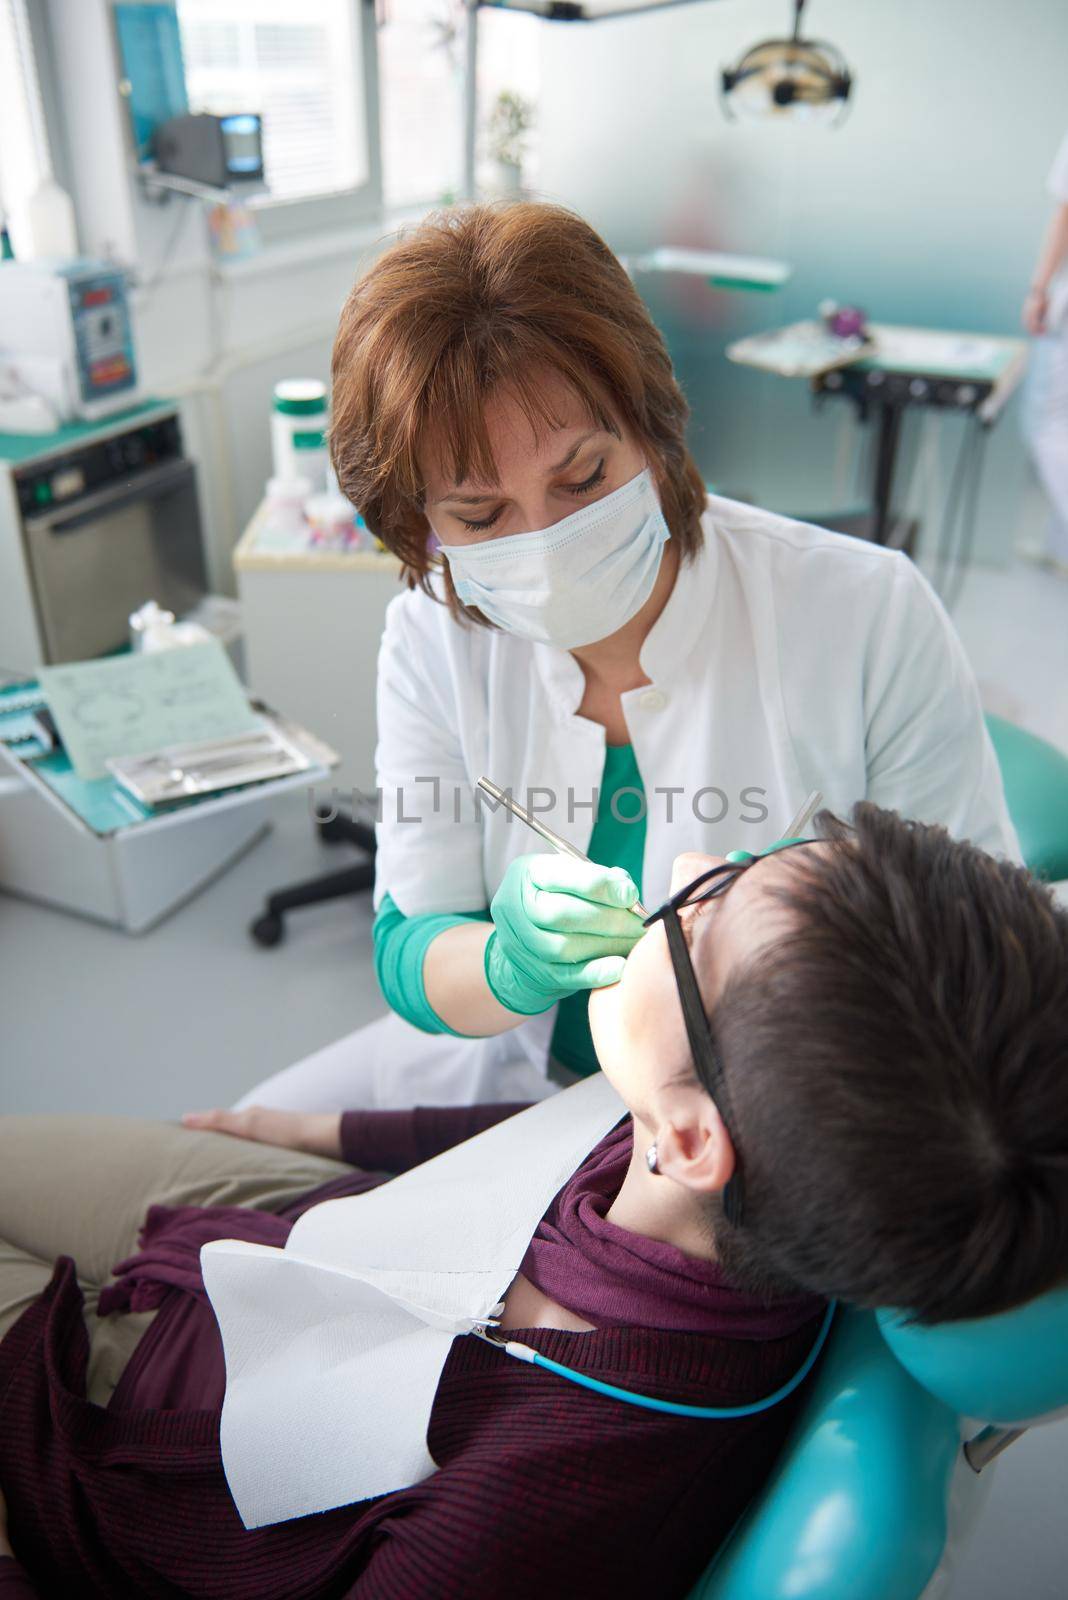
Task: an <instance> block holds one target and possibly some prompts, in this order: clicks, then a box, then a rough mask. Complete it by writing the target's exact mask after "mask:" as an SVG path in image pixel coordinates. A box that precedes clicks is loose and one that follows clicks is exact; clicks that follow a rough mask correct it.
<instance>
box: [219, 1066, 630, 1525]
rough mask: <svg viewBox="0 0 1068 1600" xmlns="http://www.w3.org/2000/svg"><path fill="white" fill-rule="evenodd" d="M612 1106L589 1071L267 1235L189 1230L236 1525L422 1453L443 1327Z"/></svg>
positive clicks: (616, 1111) (380, 1483) (528, 1223)
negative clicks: (194, 1236)
mask: <svg viewBox="0 0 1068 1600" xmlns="http://www.w3.org/2000/svg"><path fill="white" fill-rule="evenodd" d="M625 1114H626V1107H625V1106H624V1104H623V1102H622V1101H621V1100H620V1098H619V1096H618V1095H617V1094H616V1092H615V1090H614V1089H613V1088H612V1086H611V1084H610V1083H609V1082H608V1079H607V1078H605V1077H604V1076H603V1074H602V1073H599V1072H598V1073H595V1074H594V1075H593V1076H592V1077H590V1078H587V1079H585V1080H584V1081H583V1082H582V1083H579V1084H576V1085H575V1086H574V1087H573V1088H570V1089H565V1090H563V1091H562V1092H561V1093H560V1094H555V1095H552V1096H550V1098H549V1099H547V1100H543V1101H541V1102H539V1104H537V1105H534V1106H531V1107H530V1109H529V1110H527V1111H523V1112H521V1113H520V1114H519V1115H518V1116H515V1117H509V1118H508V1120H507V1121H505V1122H501V1123H498V1124H497V1126H496V1127H494V1128H489V1129H487V1131H486V1132H485V1133H480V1134H478V1135H477V1136H476V1137H475V1138H473V1139H468V1140H467V1141H466V1142H465V1143H463V1144H461V1145H457V1146H456V1147H455V1148H454V1149H452V1150H447V1151H445V1152H444V1153H443V1154H442V1155H440V1156H436V1157H435V1158H434V1159H433V1160H432V1161H427V1162H425V1163H424V1164H423V1165H422V1166H419V1167H416V1168H414V1169H413V1170H412V1171H411V1172H407V1173H403V1174H402V1175H401V1176H400V1177H398V1178H394V1179H393V1180H392V1181H391V1182H389V1183H386V1184H383V1185H382V1187H381V1188H379V1189H373V1190H371V1191H370V1192H369V1193H367V1194H361V1195H353V1196H352V1197H351V1198H350V1199H347V1200H328V1201H325V1202H324V1203H323V1204H322V1205H318V1206H313V1207H312V1209H311V1210H310V1211H307V1212H305V1214H304V1215H303V1216H302V1217H301V1218H300V1219H299V1220H298V1221H297V1222H296V1223H295V1224H294V1227H293V1231H292V1232H291V1234H290V1235H289V1238H288V1240H287V1242H286V1245H285V1248H284V1249H282V1250H279V1249H276V1248H274V1247H272V1246H269V1245H256V1244H248V1243H245V1242H243V1241H241V1240H236V1239H220V1240H216V1241H214V1242H213V1243H211V1244H206V1245H204V1247H203V1249H202V1250H201V1253H200V1262H201V1267H202V1270H203V1274H204V1286H205V1288H206V1290H207V1293H208V1297H209V1299H210V1300H211V1304H212V1307H213V1309H214V1311H215V1315H216V1318H217V1320H218V1323H219V1328H220V1331H221V1333H222V1341H223V1348H224V1351H225V1355H226V1396H225V1399H224V1401H223V1411H222V1428H221V1443H222V1457H223V1466H224V1468H225V1471H226V1479H227V1482H228V1483H229V1486H230V1492H231V1493H232V1495H233V1497H234V1503H235V1505H236V1506H237V1509H238V1512H239V1514H240V1516H241V1520H242V1522H243V1523H244V1525H245V1527H246V1528H259V1527H262V1526H264V1525H265V1524H266V1523H271V1522H283V1521H285V1520H287V1519H288V1518H290V1517H301V1516H306V1515H308V1514H309V1513H311V1512H316V1511H328V1510H330V1509H331V1508H332V1507H334V1506H339V1505H350V1504H352V1503H353V1502H355V1501H358V1500H365V1499H368V1498H369V1497H370V1496H372V1495H379V1494H387V1493H389V1492H390V1491H391V1490H393V1489H401V1488H405V1487H406V1486H407V1485H409V1484H412V1483H417V1482H419V1480H420V1479H422V1478H425V1477H427V1476H428V1475H429V1474H430V1473H431V1472H433V1471H434V1463H433V1461H432V1460H431V1457H430V1454H429V1451H428V1449H427V1442H426V1434H427V1426H428V1424H429V1421H430V1411H431V1407H432V1405H433V1403H434V1396H435V1394H436V1392H437V1387H438V1379H439V1378H440V1376H441V1369H442V1367H443V1366H444V1363H445V1358H446V1356H447V1355H448V1353H449V1347H450V1345H451V1344H452V1341H453V1339H454V1337H455V1336H456V1335H457V1334H458V1333H466V1332H468V1331H469V1330H470V1328H471V1326H472V1324H473V1323H474V1322H477V1321H481V1320H483V1319H484V1318H485V1317H487V1316H489V1315H490V1314H491V1312H492V1310H493V1308H494V1306H495V1305H496V1304H497V1303H498V1301H499V1300H500V1299H501V1298H502V1296H503V1295H504V1293H505V1291H506V1290H507V1288H508V1286H509V1284H510V1283H511V1281H512V1279H513V1278H514V1277H515V1275H516V1272H517V1271H518V1270H519V1265H520V1263H521V1261H522V1259H523V1256H524V1255H525V1254H526V1249H527V1246H528V1245H529V1243H530V1240H531V1238H532V1237H533V1234H534V1232H535V1229H536V1228H537V1226H538V1223H539V1222H540V1221H541V1218H542V1217H543V1216H544V1214H545V1212H546V1210H547V1209H548V1207H549V1204H550V1202H551V1201H552V1200H553V1198H554V1196H555V1195H556V1194H557V1193H558V1192H559V1190H560V1189H561V1188H562V1187H563V1185H564V1184H565V1183H566V1182H567V1180H568V1178H569V1177H571V1175H572V1173H573V1172H574V1171H575V1169H576V1167H578V1166H579V1164H580V1163H581V1161H582V1160H583V1158H584V1157H585V1156H586V1155H588V1154H589V1152H590V1151H591V1150H592V1149H593V1147H594V1146H595V1145H596V1144H597V1143H598V1142H599V1141H600V1140H601V1139H602V1138H603V1137H604V1135H605V1134H606V1133H608V1132H609V1130H610V1129H611V1128H613V1127H614V1126H615V1124H616V1123H617V1122H618V1121H619V1119H620V1118H621V1117H622V1116H624V1115H625Z"/></svg>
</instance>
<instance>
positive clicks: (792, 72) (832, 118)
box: [722, 0, 853, 127]
mask: <svg viewBox="0 0 1068 1600" xmlns="http://www.w3.org/2000/svg"><path fill="white" fill-rule="evenodd" d="M804 9H805V0H794V31H793V33H792V35H791V36H790V38H789V39H765V40H764V41H763V42H762V43H760V44H755V45H753V47H752V49H750V50H747V51H746V52H745V55H744V56H742V58H741V60H740V61H739V62H738V64H737V65H736V66H733V67H725V68H724V69H723V77H722V85H723V109H724V112H725V113H726V115H727V116H728V117H729V118H730V119H731V120H732V121H737V120H739V119H740V118H742V117H745V118H750V117H774V116H789V117H793V118H796V119H797V120H799V121H800V120H805V121H809V120H812V121H819V122H825V123H828V124H829V125H830V126H832V127H837V125H838V124H839V123H840V122H841V121H842V120H843V119H844V117H845V114H846V111H847V109H848V106H849V96H850V92H851V90H852V88H853V75H852V73H851V72H850V70H849V68H848V66H847V65H846V62H845V58H844V56H843V55H842V53H841V51H840V50H838V49H837V47H836V46H835V45H833V44H828V43H826V41H824V40H822V39H802V37H801V13H802V12H803V11H804Z"/></svg>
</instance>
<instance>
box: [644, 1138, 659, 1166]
mask: <svg viewBox="0 0 1068 1600" xmlns="http://www.w3.org/2000/svg"><path fill="white" fill-rule="evenodd" d="M645 1165H646V1166H647V1167H648V1168H649V1171H650V1172H656V1173H659V1171H660V1158H659V1156H658V1155H657V1153H656V1145H655V1144H651V1145H650V1146H649V1148H648V1150H647V1151H646V1152H645Z"/></svg>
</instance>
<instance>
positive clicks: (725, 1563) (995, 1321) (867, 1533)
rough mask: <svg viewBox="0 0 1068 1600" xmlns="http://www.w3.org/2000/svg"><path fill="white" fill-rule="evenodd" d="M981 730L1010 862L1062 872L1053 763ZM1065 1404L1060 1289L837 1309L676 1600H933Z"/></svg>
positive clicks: (1060, 764)
mask: <svg viewBox="0 0 1068 1600" xmlns="http://www.w3.org/2000/svg"><path fill="white" fill-rule="evenodd" d="M987 724H988V727H989V730H990V735H991V739H992V740H993V744H994V748H995V750H996V752H997V756H998V762H999V765H1000V766H1001V770H1002V777H1003V779H1004V783H1005V793H1006V797H1007V800H1008V804H1009V811H1010V813H1011V815H1012V819H1013V822H1014V824H1015V826H1016V830H1017V833H1018V835H1019V838H1020V845H1021V849H1022V851H1023V855H1024V859H1025V860H1026V862H1027V864H1028V866H1029V867H1030V868H1031V870H1032V871H1033V872H1034V873H1036V874H1037V875H1038V876H1040V877H1043V878H1046V879H1047V880H1049V881H1051V882H1057V881H1059V880H1060V879H1065V878H1068V757H1065V756H1064V755H1062V754H1061V753H1060V752H1059V751H1057V750H1055V749H1054V748H1053V746H1052V745H1049V744H1047V743H1046V742H1045V741H1044V740H1042V739H1038V738H1036V737H1035V736H1034V735H1033V734H1030V733H1026V732H1025V731H1024V730H1023V729H1021V728H1017V727H1014V726H1013V725H1012V723H1009V722H1005V721H1003V720H1002V719H1001V718H1000V717H988V718H987ZM1066 1407H1068V1288H1063V1289H1058V1290H1056V1291H1054V1292H1053V1293H1050V1294H1047V1295H1044V1296H1042V1297H1041V1298H1040V1299H1038V1300H1035V1301H1032V1302H1031V1303H1030V1304H1029V1305H1026V1306H1022V1307H1019V1308H1018V1309H1016V1310H1014V1311H1010V1312H1006V1313H1005V1314H1004V1315H1003V1316H997V1317H986V1318H983V1319H981V1320H977V1321H966V1322H952V1323H943V1324H941V1325H939V1326H933V1327H920V1326H909V1325H908V1324H907V1323H906V1322H905V1321H904V1320H903V1319H902V1318H900V1317H899V1316H897V1314H896V1313H894V1312H893V1311H880V1312H870V1311H857V1310H855V1309H852V1308H846V1307H843V1308H842V1309H841V1310H840V1311H839V1314H838V1318H837V1326H836V1327H835V1328H834V1329H833V1330H832V1333H831V1338H830V1342H829V1344H828V1347H827V1350H826V1353H825V1354H824V1357H823V1360H822V1364H821V1366H820V1367H819V1369H818V1371H817V1374H816V1377H815V1379H814V1381H813V1386H812V1390H811V1393H810V1394H809V1395H808V1396H807V1398H806V1400H805V1404H804V1410H803V1411H802V1413H801V1416H800V1418H799V1420H798V1422H797V1425H796V1427H795V1430H794V1433H793V1435H792V1437H791V1438H790V1440H789V1442H788V1444H787V1446H786V1449H785V1451H784V1452H783V1455H782V1458H781V1459H780V1461H779V1464H778V1466H777V1468H776V1470H775V1472H774V1474H773V1475H772V1477H771V1479H770V1480H769V1482H768V1484H767V1485H766V1486H765V1488H764V1490H763V1492H762V1494H761V1496H760V1497H759V1498H758V1500H757V1501H755V1502H754V1504H753V1505H752V1506H751V1507H750V1508H749V1510H748V1511H747V1513H746V1514H745V1516H744V1517H743V1518H742V1519H741V1521H740V1522H739V1523H738V1525H737V1527H736V1528H735V1530H734V1532H733V1534H732V1535H731V1537H730V1539H729V1540H728V1542H727V1543H726V1545H725V1546H724V1547H723V1548H722V1549H721V1550H720V1551H719V1553H718V1554H717V1556H716V1558H715V1560H714V1561H713V1562H712V1564H711V1566H710V1567H709V1568H708V1570H707V1571H706V1572H705V1574H704V1576H703V1577H702V1578H701V1579H700V1581H699V1582H698V1584H697V1585H696V1587H695V1588H694V1589H693V1590H692V1592H691V1595H690V1600H919V1597H920V1596H921V1595H922V1596H925V1597H926V1600H935V1597H936V1596H937V1595H940V1594H942V1593H943V1592H944V1590H945V1588H946V1587H947V1586H948V1583H949V1566H950V1562H951V1557H952V1550H953V1547H954V1546H955V1545H956V1544H957V1543H958V1542H959V1541H960V1540H961V1539H962V1537H963V1535H964V1534H965V1533H966V1531H967V1529H968V1527H969V1526H970V1525H971V1524H972V1523H973V1522H974V1521H975V1519H976V1518H977V1516H978V1514H979V1512H980V1510H981V1507H982V1502H983V1500H984V1499H985V1496H986V1491H987V1489H988V1486H989V1474H987V1475H986V1477H985V1478H983V1477H981V1476H980V1474H981V1472H982V1469H983V1468H984V1467H985V1466H987V1464H988V1463H989V1462H991V1461H992V1460H993V1459H994V1457H995V1456H997V1455H998V1454H1000V1452H1001V1451H1002V1450H1004V1449H1005V1448H1006V1447H1007V1446H1008V1445H1010V1444H1011V1443H1012V1442H1013V1441H1014V1440H1015V1439H1017V1438H1018V1437H1019V1435H1020V1433H1021V1432H1022V1431H1023V1428H1024V1427H1025V1426H1027V1424H1028V1423H1030V1422H1033V1421H1038V1420H1042V1419H1046V1420H1048V1419H1049V1418H1050V1415H1051V1413H1055V1412H1057V1411H1059V1410H1063V1409H1064V1408H1066ZM965 1419H967V1420H965Z"/></svg>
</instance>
